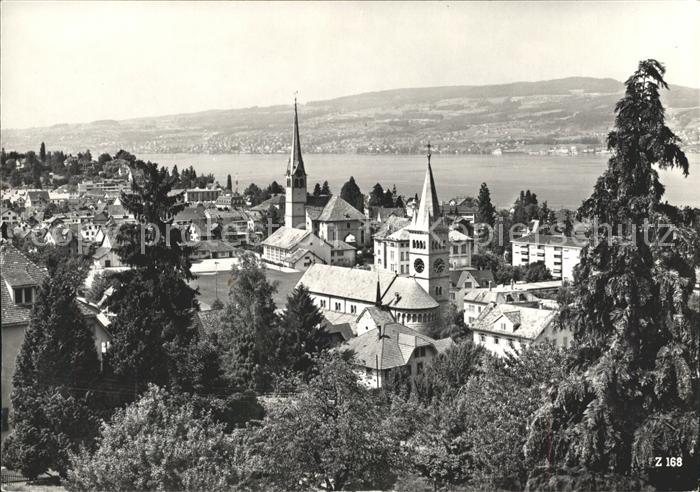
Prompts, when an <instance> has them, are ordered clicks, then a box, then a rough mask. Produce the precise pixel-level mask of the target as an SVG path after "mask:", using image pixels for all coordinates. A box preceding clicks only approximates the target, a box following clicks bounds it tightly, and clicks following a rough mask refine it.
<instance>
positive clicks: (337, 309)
mask: <svg viewBox="0 0 700 492" xmlns="http://www.w3.org/2000/svg"><path fill="white" fill-rule="evenodd" d="M335 310H336V311H340V303H339V302H336V303H335Z"/></svg>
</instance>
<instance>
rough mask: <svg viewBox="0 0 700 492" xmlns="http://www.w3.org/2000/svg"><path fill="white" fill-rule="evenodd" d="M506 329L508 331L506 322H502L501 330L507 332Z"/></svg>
mask: <svg viewBox="0 0 700 492" xmlns="http://www.w3.org/2000/svg"><path fill="white" fill-rule="evenodd" d="M505 329H506V323H505V321H502V322H501V330H505Z"/></svg>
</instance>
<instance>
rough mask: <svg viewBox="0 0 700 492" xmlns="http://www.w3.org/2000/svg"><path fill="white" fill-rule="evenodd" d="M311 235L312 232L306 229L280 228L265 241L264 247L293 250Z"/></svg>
mask: <svg viewBox="0 0 700 492" xmlns="http://www.w3.org/2000/svg"><path fill="white" fill-rule="evenodd" d="M309 234H311V231H306V230H304V229H296V228H294V227H280V228H279V229H277V230H276V231H275V232H273V233H272V234H270V236H268V238H267V239H265V241H263V246H272V247H275V248H282V249H292V248H294V247H295V246H296V245H297V244H299V242H300V241H302V240H303V239H304V238H305V237H306V236H308V235H309Z"/></svg>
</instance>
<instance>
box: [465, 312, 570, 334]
mask: <svg viewBox="0 0 700 492" xmlns="http://www.w3.org/2000/svg"><path fill="white" fill-rule="evenodd" d="M516 314H517V316H516ZM501 316H505V317H506V318H508V319H509V320H511V322H513V323H514V324H515V325H516V329H515V331H510V330H508V329H505V330H504V329H501V327H500V323H496V321H498V319H499V318H500V317H501ZM556 316H557V311H555V310H550V309H538V308H532V307H523V306H519V305H517V304H499V305H496V306H489V307H487V308H486V309H484V310H483V311H482V312H481V314H480V315H479V317H478V318H477V319H476V320H475V321H474V323H473V325H472V329H473V330H475V331H484V332H488V333H493V334H497V335H506V336H516V337H520V338H525V339H528V340H534V339H536V338H537V337H538V336H539V335H540V334H541V333H542V331H544V329H545V328H547V326H549V324H550V323H551V322H552V321H553V320H554V319H555V318H556ZM514 320H516V321H517V323H516V322H515V321H514Z"/></svg>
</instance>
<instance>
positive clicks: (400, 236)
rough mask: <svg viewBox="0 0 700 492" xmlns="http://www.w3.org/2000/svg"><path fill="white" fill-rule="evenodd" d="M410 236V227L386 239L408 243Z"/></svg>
mask: <svg viewBox="0 0 700 492" xmlns="http://www.w3.org/2000/svg"><path fill="white" fill-rule="evenodd" d="M410 235H411V234H410V233H409V232H408V227H404V228H402V229H399V230H398V231H396V232H393V233H391V234H389V235H388V236H387V237H386V238H387V239H388V240H389V241H408V238H409V237H410Z"/></svg>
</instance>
